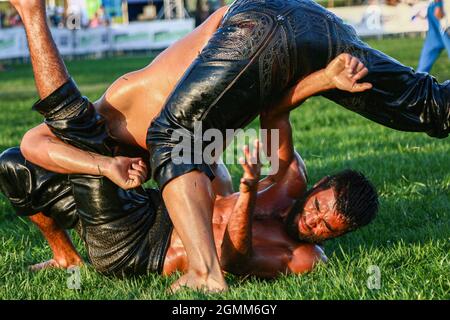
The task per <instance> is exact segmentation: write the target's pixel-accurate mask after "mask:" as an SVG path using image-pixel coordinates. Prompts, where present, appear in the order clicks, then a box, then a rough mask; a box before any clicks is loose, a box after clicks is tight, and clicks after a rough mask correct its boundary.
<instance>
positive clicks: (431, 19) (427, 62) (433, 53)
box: [417, 0, 450, 72]
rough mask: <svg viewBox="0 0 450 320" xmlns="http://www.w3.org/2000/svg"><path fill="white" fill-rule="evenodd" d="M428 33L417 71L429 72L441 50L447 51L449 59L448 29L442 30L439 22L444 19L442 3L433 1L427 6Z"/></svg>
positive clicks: (441, 1) (449, 41)
mask: <svg viewBox="0 0 450 320" xmlns="http://www.w3.org/2000/svg"><path fill="white" fill-rule="evenodd" d="M427 17H428V33H427V37H426V38H425V42H424V44H423V48H422V53H421V55H420V59H419V66H418V67H417V71H419V72H430V71H431V68H432V67H433V64H434V63H435V62H436V60H437V58H439V55H440V54H441V52H442V50H444V49H446V50H447V55H448V58H449V59H450V36H449V33H448V29H447V30H444V29H443V28H442V26H441V23H440V20H442V19H445V12H444V1H443V0H433V1H432V2H431V3H430V5H429V6H428V12H427Z"/></svg>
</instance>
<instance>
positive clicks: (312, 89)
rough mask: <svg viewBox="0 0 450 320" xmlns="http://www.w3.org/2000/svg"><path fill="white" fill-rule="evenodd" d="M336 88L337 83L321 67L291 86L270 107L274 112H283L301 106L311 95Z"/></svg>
mask: <svg viewBox="0 0 450 320" xmlns="http://www.w3.org/2000/svg"><path fill="white" fill-rule="evenodd" d="M334 88H335V85H333V83H332V82H330V79H329V78H328V77H327V76H326V75H325V69H321V70H319V71H316V72H313V73H311V74H310V75H308V76H307V77H305V78H304V79H302V80H301V81H299V82H298V83H297V84H296V85H295V86H293V87H291V88H290V89H289V90H288V91H287V92H286V93H285V94H284V95H283V96H282V97H281V99H280V100H277V101H276V104H274V105H273V106H271V108H270V109H272V110H273V114H283V113H286V112H289V111H290V110H292V109H293V108H295V107H297V106H299V105H300V104H302V103H303V102H304V101H305V100H307V99H308V98H309V97H311V96H314V95H317V94H319V93H321V92H324V91H327V90H331V89H334Z"/></svg>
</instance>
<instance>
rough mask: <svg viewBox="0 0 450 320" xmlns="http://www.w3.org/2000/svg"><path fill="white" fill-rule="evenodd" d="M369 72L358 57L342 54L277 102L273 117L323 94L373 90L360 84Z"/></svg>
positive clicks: (370, 86)
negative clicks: (336, 90) (326, 92)
mask: <svg viewBox="0 0 450 320" xmlns="http://www.w3.org/2000/svg"><path fill="white" fill-rule="evenodd" d="M368 73H369V70H368V69H367V68H366V66H365V65H364V64H363V63H362V62H361V61H360V60H359V59H358V58H356V57H354V56H352V55H350V54H348V53H342V54H340V55H339V56H337V57H336V58H334V59H333V60H332V61H331V62H330V63H329V64H328V65H327V66H326V68H324V69H321V70H319V71H316V72H313V73H311V74H310V75H308V76H307V77H305V78H303V79H302V80H300V81H299V82H298V83H297V84H296V85H294V86H293V87H291V88H290V89H289V90H288V91H287V92H286V93H285V94H284V95H283V96H282V97H281V98H280V99H278V100H276V101H275V102H274V104H273V107H272V108H271V110H270V111H269V112H270V113H271V114H272V115H274V114H283V113H286V112H289V111H291V110H292V109H294V108H296V107H297V106H299V105H301V104H302V103H303V102H304V101H305V100H306V99H308V98H309V97H311V96H314V95H317V94H319V93H321V92H324V91H328V90H332V89H339V90H343V91H348V92H363V91H366V90H369V89H371V88H372V85H371V84H370V83H368V82H364V83H359V82H358V81H359V80H361V79H363V78H364V77H365V76H366V75H367V74H368Z"/></svg>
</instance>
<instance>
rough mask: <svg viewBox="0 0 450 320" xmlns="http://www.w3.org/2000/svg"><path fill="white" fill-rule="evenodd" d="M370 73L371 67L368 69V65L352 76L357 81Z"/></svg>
mask: <svg viewBox="0 0 450 320" xmlns="http://www.w3.org/2000/svg"><path fill="white" fill-rule="evenodd" d="M368 74H369V69H367V68H366V67H364V65H363V67H362V69H361V70H359V71H358V73H356V74H355V75H354V76H353V77H352V78H353V80H355V81H358V80H361V79H362V78H364V77H365V76H367V75H368Z"/></svg>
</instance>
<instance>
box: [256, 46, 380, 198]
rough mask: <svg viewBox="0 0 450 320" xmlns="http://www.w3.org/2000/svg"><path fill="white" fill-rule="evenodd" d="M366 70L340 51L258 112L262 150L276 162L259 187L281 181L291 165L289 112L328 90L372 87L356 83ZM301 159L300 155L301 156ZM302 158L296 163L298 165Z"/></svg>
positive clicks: (359, 90)
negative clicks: (275, 143) (263, 137)
mask: <svg viewBox="0 0 450 320" xmlns="http://www.w3.org/2000/svg"><path fill="white" fill-rule="evenodd" d="M367 73H368V70H367V68H366V67H365V66H364V64H362V63H361V62H360V61H359V60H358V59H357V58H355V57H353V56H351V55H349V54H345V53H344V54H341V55H339V56H338V57H336V58H335V59H334V60H333V61H331V62H330V63H329V64H328V65H327V67H326V68H325V69H322V70H319V71H317V72H314V73H312V74H310V75H308V76H307V77H305V78H304V79H302V80H301V81H299V82H298V83H297V84H296V85H295V86H293V87H292V88H290V89H289V90H288V91H287V92H286V93H285V94H284V96H282V97H281V98H280V99H279V100H277V101H275V102H274V103H273V107H271V108H268V110H267V111H266V112H263V113H262V114H261V127H262V128H263V129H268V131H267V132H268V134H267V137H266V138H267V141H263V145H264V147H265V150H264V151H265V153H266V154H267V155H268V156H269V157H270V158H271V160H272V162H273V161H274V160H275V161H276V162H277V164H278V166H276V167H275V168H274V170H273V172H272V174H271V175H270V176H268V177H267V178H266V179H264V180H263V181H261V183H260V190H262V189H265V188H267V187H269V186H270V185H272V184H273V183H276V182H278V181H280V180H281V179H282V178H283V177H284V176H285V174H286V171H287V170H288V168H289V167H290V165H291V164H292V161H293V160H294V159H295V157H294V154H295V152H294V146H293V141H292V127H291V123H290V121H289V112H290V111H291V110H292V109H293V108H295V107H297V106H298V105H300V104H302V103H303V102H304V101H305V100H306V99H308V98H309V97H311V96H313V95H316V94H318V93H320V92H324V91H327V90H331V89H336V88H337V89H340V90H345V91H349V92H362V91H365V90H368V89H370V88H371V87H372V85H371V84H370V83H358V82H357V81H358V80H360V79H362V78H364V77H365V76H366V75H367ZM272 130H278V135H279V141H278V142H279V145H278V150H277V154H276V155H272V154H271V153H272V139H273V137H272ZM300 159H301V158H300ZM302 162H303V161H300V162H299V165H301V164H302ZM305 173H306V172H305Z"/></svg>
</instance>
